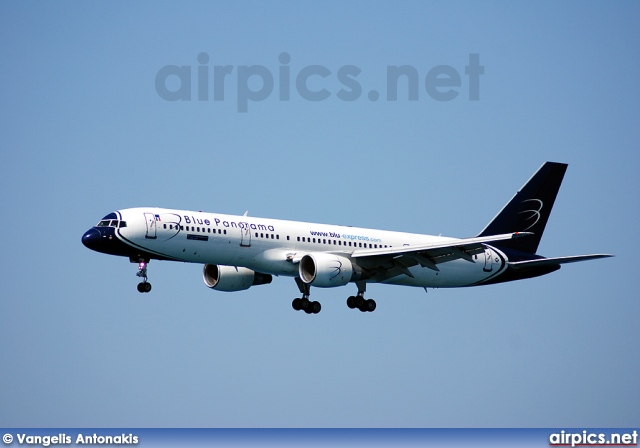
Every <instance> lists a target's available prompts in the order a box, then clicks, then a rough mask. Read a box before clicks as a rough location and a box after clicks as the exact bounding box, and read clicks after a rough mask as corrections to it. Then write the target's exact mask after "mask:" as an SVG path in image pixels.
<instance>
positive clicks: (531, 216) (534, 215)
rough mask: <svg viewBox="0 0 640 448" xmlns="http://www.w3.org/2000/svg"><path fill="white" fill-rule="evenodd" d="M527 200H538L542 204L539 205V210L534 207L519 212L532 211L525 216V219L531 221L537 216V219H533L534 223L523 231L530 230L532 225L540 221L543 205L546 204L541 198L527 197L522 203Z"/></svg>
mask: <svg viewBox="0 0 640 448" xmlns="http://www.w3.org/2000/svg"><path fill="white" fill-rule="evenodd" d="M525 202H537V203H538V204H539V205H540V206H539V207H538V209H537V210H533V209H532V210H524V211H521V212H520V213H519V214H522V213H530V215H529V216H527V217H526V218H525V221H529V220H531V219H534V218H535V221H533V223H532V224H531V225H530V226H529V227H527V228H526V229H524V230H522V231H523V232H525V231H527V230H529V229H530V228H531V227H533V226H535V225H536V224H537V223H538V221H540V217H541V216H540V211H541V210H542V207H543V206H544V204H543V202H542V201H541V200H540V199H525V200H524V201H522V202H521V203H522V204H524V203H525Z"/></svg>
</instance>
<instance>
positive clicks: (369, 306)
mask: <svg viewBox="0 0 640 448" xmlns="http://www.w3.org/2000/svg"><path fill="white" fill-rule="evenodd" d="M364 308H365V311H368V312H370V313H371V312H373V311H375V309H376V301H375V300H373V299H368V300H366V301H365V302H364Z"/></svg>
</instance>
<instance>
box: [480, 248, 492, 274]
mask: <svg viewBox="0 0 640 448" xmlns="http://www.w3.org/2000/svg"><path fill="white" fill-rule="evenodd" d="M482 270H483V271H484V272H491V271H493V254H492V253H491V249H489V248H488V247H485V249H484V268H482Z"/></svg>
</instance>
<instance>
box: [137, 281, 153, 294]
mask: <svg viewBox="0 0 640 448" xmlns="http://www.w3.org/2000/svg"><path fill="white" fill-rule="evenodd" d="M149 291H151V283H149V282H140V283H138V292H149Z"/></svg>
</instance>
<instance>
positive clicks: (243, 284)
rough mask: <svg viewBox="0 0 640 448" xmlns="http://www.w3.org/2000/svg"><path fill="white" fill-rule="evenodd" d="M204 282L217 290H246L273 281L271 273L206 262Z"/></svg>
mask: <svg viewBox="0 0 640 448" xmlns="http://www.w3.org/2000/svg"><path fill="white" fill-rule="evenodd" d="M202 279H203V280H204V284H205V285H207V286H208V287H209V288H211V289H215V290H216V291H228V292H232V291H244V290H245V289H249V288H250V287H252V286H254V285H266V284H269V283H271V280H272V277H271V275H270V274H262V273H260V272H255V271H252V270H251V269H247V268H241V267H236V266H223V265H217V264H205V265H204V269H203V270H202Z"/></svg>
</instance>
